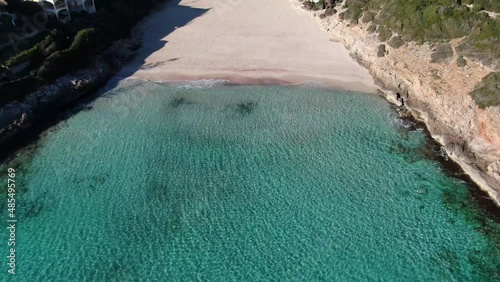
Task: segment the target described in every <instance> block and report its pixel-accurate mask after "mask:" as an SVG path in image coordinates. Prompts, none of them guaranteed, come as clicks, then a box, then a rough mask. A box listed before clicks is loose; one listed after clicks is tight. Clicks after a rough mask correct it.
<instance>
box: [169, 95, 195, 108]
mask: <svg viewBox="0 0 500 282" xmlns="http://www.w3.org/2000/svg"><path fill="white" fill-rule="evenodd" d="M190 104H193V102H191V101H189V100H188V99H186V98H184V97H175V98H174V99H172V100H171V101H170V103H169V106H170V107H171V108H178V107H180V106H182V105H190Z"/></svg>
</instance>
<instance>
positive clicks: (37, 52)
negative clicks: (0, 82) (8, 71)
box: [5, 44, 43, 68]
mask: <svg viewBox="0 0 500 282" xmlns="http://www.w3.org/2000/svg"><path fill="white" fill-rule="evenodd" d="M40 47H41V46H40V44H37V45H35V46H33V47H32V48H31V49H28V50H25V51H23V52H21V53H19V54H17V55H15V56H14V57H12V58H10V59H8V60H7V61H6V62H5V66H7V67H8V68H13V67H16V66H18V65H20V64H23V63H25V62H28V61H31V60H33V59H37V58H40V57H42V56H43V53H42V50H41V48H40Z"/></svg>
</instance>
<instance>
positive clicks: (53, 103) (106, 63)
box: [0, 36, 140, 145]
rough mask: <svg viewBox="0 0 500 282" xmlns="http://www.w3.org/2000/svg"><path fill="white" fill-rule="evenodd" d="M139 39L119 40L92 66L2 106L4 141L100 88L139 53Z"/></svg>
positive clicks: (0, 132)
mask: <svg viewBox="0 0 500 282" xmlns="http://www.w3.org/2000/svg"><path fill="white" fill-rule="evenodd" d="M139 40H140V37H138V36H133V37H132V38H131V39H126V40H119V41H117V42H115V43H114V44H113V46H112V47H111V48H110V49H108V50H107V51H106V52H104V53H103V54H102V55H101V56H100V57H99V59H98V60H97V62H96V63H95V64H93V65H92V66H91V67H89V68H86V69H82V70H80V71H77V72H75V73H72V74H68V75H66V76H63V77H60V78H58V79H57V80H55V81H54V82H52V83H50V84H47V85H44V86H42V87H40V88H38V89H37V90H36V91H35V92H32V93H30V94H28V95H27V96H26V98H25V99H23V100H22V101H14V102H11V103H9V104H7V105H6V106H4V107H2V108H0V144H1V145H3V144H6V143H7V142H9V141H12V140H16V139H15V138H18V137H19V136H20V134H21V133H23V132H25V131H26V130H29V129H30V128H31V127H32V126H33V125H35V124H37V123H40V122H41V121H43V120H44V118H45V117H46V116H47V115H49V114H51V113H53V112H57V111H60V109H63V108H64V107H66V106H67V105H68V104H71V103H74V102H75V101H78V100H79V99H81V98H82V97H83V96H86V95H88V94H91V93H93V92H94V91H96V90H97V89H98V88H99V87H100V86H102V85H103V84H104V83H106V82H107V81H108V80H109V79H110V78H111V77H112V76H113V74H114V73H115V72H116V71H117V70H118V69H119V68H120V67H121V65H122V64H123V63H124V62H127V61H128V60H130V58H132V57H133V56H134V55H135V52H134V51H132V50H135V49H136V46H137V45H138V44H139Z"/></svg>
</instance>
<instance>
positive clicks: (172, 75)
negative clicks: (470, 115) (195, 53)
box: [123, 69, 379, 93]
mask: <svg viewBox="0 0 500 282" xmlns="http://www.w3.org/2000/svg"><path fill="white" fill-rule="evenodd" d="M123 79H143V80H150V81H157V82H184V81H186V82H188V81H199V80H224V81H228V82H230V83H234V84H245V85H302V84H307V83H319V84H324V85H325V86H329V87H331V88H333V89H339V90H351V91H357V92H365V93H374V92H376V91H378V90H379V88H378V87H374V86H373V85H371V84H367V83H365V82H363V81H359V80H357V79H355V78H354V79H353V78H352V77H344V78H343V79H342V78H340V75H339V76H338V77H331V75H328V74H319V73H304V72H296V71H290V70H278V69H276V70H261V69H255V70H189V71H188V70H181V69H177V70H176V69H174V70H165V71H163V70H162V71H160V72H143V73H141V74H140V75H138V76H135V75H132V76H128V77H123Z"/></svg>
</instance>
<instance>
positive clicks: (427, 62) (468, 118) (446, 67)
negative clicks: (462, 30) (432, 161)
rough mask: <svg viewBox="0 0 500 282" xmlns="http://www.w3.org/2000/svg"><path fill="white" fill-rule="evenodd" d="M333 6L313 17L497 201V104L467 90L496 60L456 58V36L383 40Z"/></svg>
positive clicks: (499, 132)
mask: <svg viewBox="0 0 500 282" xmlns="http://www.w3.org/2000/svg"><path fill="white" fill-rule="evenodd" d="M337 9H339V11H338V13H337V14H336V15H334V16H332V17H328V18H324V19H318V20H319V21H320V24H321V25H322V27H323V28H324V30H325V31H328V33H329V35H330V36H331V37H332V39H333V40H335V41H338V42H341V43H343V44H344V46H345V47H346V48H347V49H348V50H349V51H350V53H351V56H353V57H354V58H355V59H356V60H357V61H358V62H359V63H360V64H362V65H364V66H365V67H366V68H368V69H369V71H370V73H371V74H372V75H373V77H374V78H375V80H376V81H377V84H378V85H379V87H380V88H381V89H382V90H383V92H384V93H385V95H386V97H387V99H388V100H389V101H391V102H393V103H395V104H396V105H398V106H399V105H400V103H401V98H402V99H404V101H405V105H406V106H408V108H409V109H410V110H411V112H412V115H413V116H415V117H416V118H419V119H421V120H423V121H424V122H425V123H426V124H427V127H428V129H429V131H430V132H431V134H432V136H433V137H434V138H435V139H436V140H438V141H439V142H440V143H441V144H442V145H443V148H444V149H445V150H446V152H447V153H448V155H449V157H451V158H452V159H453V160H455V161H456V162H457V163H458V164H460V165H461V167H462V168H463V169H464V171H465V172H466V173H468V174H469V175H470V176H471V178H472V179H473V180H474V181H475V182H476V183H477V184H478V185H479V186H480V187H481V188H482V189H483V190H485V191H486V192H487V193H488V194H489V195H490V197H491V198H492V199H493V200H495V201H496V203H497V204H499V205H500V126H498V124H500V107H498V106H495V107H487V108H485V109H481V108H479V107H478V106H477V105H476V103H475V102H474V100H473V99H472V97H471V94H470V93H471V92H472V91H473V90H474V89H475V87H476V86H477V85H478V84H479V83H480V82H481V80H482V79H483V78H484V77H485V76H487V75H488V74H489V73H491V72H493V71H498V70H499V69H495V68H494V66H495V65H498V64H491V65H484V64H483V63H482V62H481V61H480V60H476V59H475V58H472V57H470V58H469V57H461V56H463V54H461V53H460V52H457V47H458V46H460V44H461V43H462V42H461V39H454V40H451V41H450V42H448V43H443V44H437V45H435V46H431V45H429V44H423V45H417V44H415V43H413V42H411V40H406V39H404V38H403V39H402V41H403V40H404V41H407V42H400V41H399V40H397V39H396V40H397V41H398V42H391V44H389V43H388V45H385V44H383V42H381V41H386V40H388V38H389V37H388V36H387V35H389V33H388V32H385V31H384V30H378V29H377V30H376V31H375V32H374V25H373V24H372V23H371V22H369V21H368V22H366V23H364V22H363V21H361V22H360V23H358V24H357V25H352V24H350V23H349V22H348V21H346V20H343V19H342V17H341V16H340V15H342V14H343V12H344V11H345V9H344V8H341V7H340V6H337ZM309 13H311V14H315V13H317V12H309ZM385 33H387V34H385ZM380 34H382V35H384V36H380ZM391 36H392V38H395V37H396V38H397V37H398V35H397V34H392V35H391ZM392 43H396V44H392ZM401 43H404V44H401ZM391 45H394V46H391ZM464 61H465V64H464ZM492 66H493V67H492ZM398 98H399V99H398Z"/></svg>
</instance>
